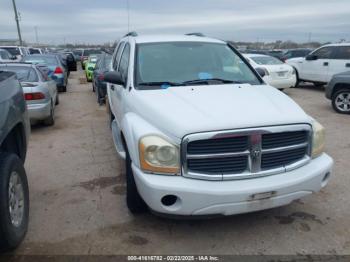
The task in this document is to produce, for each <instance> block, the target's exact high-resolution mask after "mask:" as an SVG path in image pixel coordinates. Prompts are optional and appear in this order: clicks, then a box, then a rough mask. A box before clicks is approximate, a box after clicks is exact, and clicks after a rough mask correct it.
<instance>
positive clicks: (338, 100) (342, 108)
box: [332, 88, 350, 114]
mask: <svg viewBox="0 0 350 262" xmlns="http://www.w3.org/2000/svg"><path fill="white" fill-rule="evenodd" d="M344 98H345V99H346V100H347V102H346V104H345V101H344ZM342 100H343V102H342ZM332 107H333V109H334V110H335V111H336V112H338V113H340V114H350V89H346V88H343V89H340V90H338V91H337V92H335V93H334V95H333V96H332Z"/></svg>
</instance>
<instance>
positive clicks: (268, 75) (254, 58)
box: [244, 54, 297, 91]
mask: <svg viewBox="0 0 350 262" xmlns="http://www.w3.org/2000/svg"><path fill="white" fill-rule="evenodd" d="M244 57H245V58H246V59H248V62H249V63H250V64H251V65H252V66H253V67H254V68H255V69H256V68H261V69H262V70H264V71H265V76H264V77H263V79H264V81H265V82H266V83H267V84H269V85H271V86H273V87H276V88H278V89H279V90H281V91H282V90H283V89H285V88H290V87H294V86H295V84H296V82H297V78H296V75H295V70H294V68H293V67H291V66H290V65H287V64H285V63H283V62H282V61H281V60H279V59H277V58H275V57H272V56H268V55H259V54H244Z"/></svg>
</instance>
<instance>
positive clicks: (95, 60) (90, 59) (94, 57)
mask: <svg viewBox="0 0 350 262" xmlns="http://www.w3.org/2000/svg"><path fill="white" fill-rule="evenodd" d="M96 62H97V56H90V57H89V63H96Z"/></svg>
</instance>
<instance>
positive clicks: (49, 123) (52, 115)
mask: <svg viewBox="0 0 350 262" xmlns="http://www.w3.org/2000/svg"><path fill="white" fill-rule="evenodd" d="M43 122H44V125H46V126H53V125H54V124H55V107H54V106H53V103H52V101H51V109H50V116H49V117H48V118H46V119H45V120H44V121H43Z"/></svg>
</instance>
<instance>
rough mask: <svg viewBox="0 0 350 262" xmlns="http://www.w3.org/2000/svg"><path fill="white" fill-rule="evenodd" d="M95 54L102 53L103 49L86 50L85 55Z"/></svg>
mask: <svg viewBox="0 0 350 262" xmlns="http://www.w3.org/2000/svg"><path fill="white" fill-rule="evenodd" d="M94 54H102V51H101V50H96V49H94V50H92V49H91V50H84V54H83V56H89V55H94Z"/></svg>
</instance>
